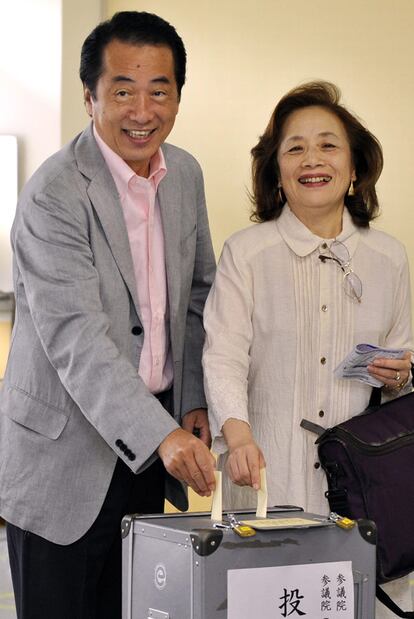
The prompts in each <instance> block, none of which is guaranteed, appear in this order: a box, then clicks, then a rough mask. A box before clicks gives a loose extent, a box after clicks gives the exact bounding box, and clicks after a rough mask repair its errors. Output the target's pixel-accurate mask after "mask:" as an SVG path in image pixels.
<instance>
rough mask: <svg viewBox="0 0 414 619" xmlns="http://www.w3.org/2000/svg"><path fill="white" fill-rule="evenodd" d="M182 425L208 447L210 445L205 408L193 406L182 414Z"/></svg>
mask: <svg viewBox="0 0 414 619" xmlns="http://www.w3.org/2000/svg"><path fill="white" fill-rule="evenodd" d="M182 427H183V429H184V430H187V432H190V434H194V435H195V436H197V437H198V438H199V439H200V440H201V441H203V443H204V445H207V447H208V448H210V447H211V434H210V426H209V425H208V416H207V411H206V409H205V408H195V409H194V410H192V411H190V412H189V413H187V414H186V415H184V417H183V420H182Z"/></svg>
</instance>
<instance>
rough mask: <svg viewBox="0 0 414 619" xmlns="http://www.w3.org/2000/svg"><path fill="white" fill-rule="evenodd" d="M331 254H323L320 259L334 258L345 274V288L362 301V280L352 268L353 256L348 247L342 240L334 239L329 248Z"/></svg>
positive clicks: (323, 260)
mask: <svg viewBox="0 0 414 619" xmlns="http://www.w3.org/2000/svg"><path fill="white" fill-rule="evenodd" d="M327 249H328V251H329V253H330V256H325V255H324V254H321V255H320V256H319V260H321V261H322V262H325V261H326V260H333V261H334V262H336V264H338V265H339V266H340V268H341V270H342V272H343V274H344V290H345V292H346V294H347V295H348V296H349V297H351V298H352V299H355V300H356V301H358V303H361V298H362V282H361V280H360V279H359V277H358V275H357V274H356V273H354V271H353V270H352V269H351V267H350V264H351V256H350V255H349V251H348V248H347V247H346V245H344V244H343V243H341V242H340V241H333V243H331V245H330V247H328V248H327Z"/></svg>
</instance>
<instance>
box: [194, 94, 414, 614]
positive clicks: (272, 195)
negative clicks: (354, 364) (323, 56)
mask: <svg viewBox="0 0 414 619" xmlns="http://www.w3.org/2000/svg"><path fill="white" fill-rule="evenodd" d="M339 97H340V93H339V91H338V89H337V88H336V87H335V86H334V85H333V84H330V83H326V82H315V83H310V84H305V85H303V86H300V87H298V88H296V89H294V90H292V91H291V92H289V93H288V94H287V95H285V96H284V97H283V98H282V99H281V101H280V102H279V103H278V105H277V106H276V108H275V110H274V112H273V114H272V116H271V119H270V122H269V124H268V126H267V128H266V130H265V132H264V134H263V136H262V137H261V138H260V141H259V143H258V144H257V146H255V147H254V148H253V150H252V155H253V196H252V197H253V204H254V212H253V220H254V221H256V222H258V223H256V224H255V225H253V226H251V227H249V228H247V229H246V230H242V231H240V232H238V233H236V234H234V235H233V236H232V237H231V238H230V239H229V240H228V241H227V242H226V244H225V246H224V249H223V253H222V256H221V259H220V263H219V266H218V271H217V276H216V280H215V283H214V285H213V288H212V290H211V293H210V296H209V298H208V301H207V304H206V308H205V314H204V315H205V329H206V345H205V351H204V372H205V386H206V393H207V400H208V406H209V419H210V425H211V429H212V436H213V450H214V451H215V452H217V453H219V454H222V455H223V458H224V459H225V461H226V466H225V468H226V471H227V474H228V478H227V479H225V480H224V487H223V490H224V505H225V506H228V507H229V508H232V509H235V508H243V507H247V506H250V505H254V504H255V501H256V498H255V494H254V492H253V490H252V488H251V487H253V488H258V487H259V484H260V480H259V469H260V468H261V467H263V466H264V465H265V464H266V469H267V483H268V492H269V504H270V505H275V504H286V503H290V504H296V505H301V506H303V507H304V508H305V509H306V510H308V511H311V512H316V513H327V511H328V509H329V508H328V503H327V501H326V499H325V497H324V491H325V490H326V481H325V475H324V472H323V471H322V469H321V468H320V465H319V463H318V462H317V453H316V449H315V445H314V440H315V438H314V436H313V435H311V434H310V433H308V432H306V431H305V430H303V429H302V428H300V421H301V419H302V418H304V417H305V418H306V419H310V420H313V421H315V422H317V423H319V424H320V425H324V426H326V427H329V426H332V425H335V424H337V423H339V422H341V421H343V420H344V419H346V418H348V417H351V416H352V415H354V414H356V413H359V412H360V411H361V410H363V409H364V408H365V407H366V406H367V404H368V401H369V397H370V394H371V388H370V387H369V386H368V385H366V384H363V383H360V382H354V381H352V382H351V381H349V380H341V379H337V378H335V377H334V374H333V371H334V369H335V367H336V366H337V365H338V364H339V363H340V361H342V359H343V358H344V357H345V356H346V355H347V354H348V353H349V352H350V351H351V349H352V348H353V347H354V346H355V345H356V344H358V343H363V342H365V343H370V344H376V345H379V346H384V347H389V348H404V349H407V350H412V348H413V341H412V333H411V307H410V284H409V273H408V264H407V259H406V254H405V250H404V248H403V246H402V245H401V244H400V243H399V242H398V241H397V240H395V239H393V238H392V237H390V236H389V235H387V234H385V233H383V232H379V231H377V230H374V229H373V228H371V227H370V221H371V220H372V219H373V218H374V217H375V216H376V215H377V212H378V201H377V195H376V191H375V184H376V182H377V180H378V177H379V175H380V173H381V170H382V163H383V160H382V151H381V147H380V145H379V143H378V141H377V140H376V138H375V137H374V136H373V135H372V134H371V133H370V132H369V131H368V130H367V129H366V128H365V127H363V125H362V124H361V123H360V122H359V120H358V119H357V118H355V117H354V116H353V115H352V114H351V113H350V112H349V111H347V110H346V109H345V108H344V107H343V106H342V105H341V104H340V103H339ZM410 358H411V355H410V353H409V352H407V353H406V355H405V357H404V358H403V359H401V360H396V359H392V360H391V359H380V360H378V361H376V362H375V365H373V366H370V367H369V371H370V373H371V374H372V375H373V376H375V377H376V378H377V379H379V380H380V381H381V382H382V383H383V385H384V386H383V391H384V396H386V397H396V396H397V395H400V394H401V393H404V392H405V391H407V390H408V389H409V388H410V385H409V380H408V379H409V377H410ZM405 590H406V593H407V592H408V593H409V589H408V583H406V586H405ZM388 591H389V592H391V595H393V597H394V599H396V598H397V599H396V601H400V602H401V603H402V604H403V605H405V606H407V603H406V601H407V600H405V601H404V599H403V597H404V596H402V595H396V593H398V591H399V592H400V593H401V587H398V586H397V588H396V587H395V584H393V583H391V587H389V589H388ZM377 616H381V615H379V614H378V615H377ZM382 616H384V617H386V616H387V614H384V615H382Z"/></svg>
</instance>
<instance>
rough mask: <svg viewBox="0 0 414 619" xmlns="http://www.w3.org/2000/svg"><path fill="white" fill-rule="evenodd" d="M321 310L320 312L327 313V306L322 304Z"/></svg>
mask: <svg viewBox="0 0 414 619" xmlns="http://www.w3.org/2000/svg"><path fill="white" fill-rule="evenodd" d="M321 310H322V311H323V312H327V311H328V306H327V305H325V304H323V305H322V307H321Z"/></svg>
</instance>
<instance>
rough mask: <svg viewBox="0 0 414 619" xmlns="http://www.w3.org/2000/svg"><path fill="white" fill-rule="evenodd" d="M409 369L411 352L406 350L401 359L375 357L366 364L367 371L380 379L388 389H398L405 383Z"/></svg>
mask: <svg viewBox="0 0 414 619" xmlns="http://www.w3.org/2000/svg"><path fill="white" fill-rule="evenodd" d="M410 371H411V353H410V352H406V353H405V354H404V357H402V359H385V358H383V357H381V358H378V359H375V361H373V363H372V365H369V366H368V372H369V373H370V374H371V376H373V377H374V378H377V379H378V380H380V381H381V382H382V383H383V384H384V387H386V388H387V389H389V390H390V391H399V390H400V389H402V388H403V387H404V385H405V384H406V382H407V380H408V378H409V376H410Z"/></svg>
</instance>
